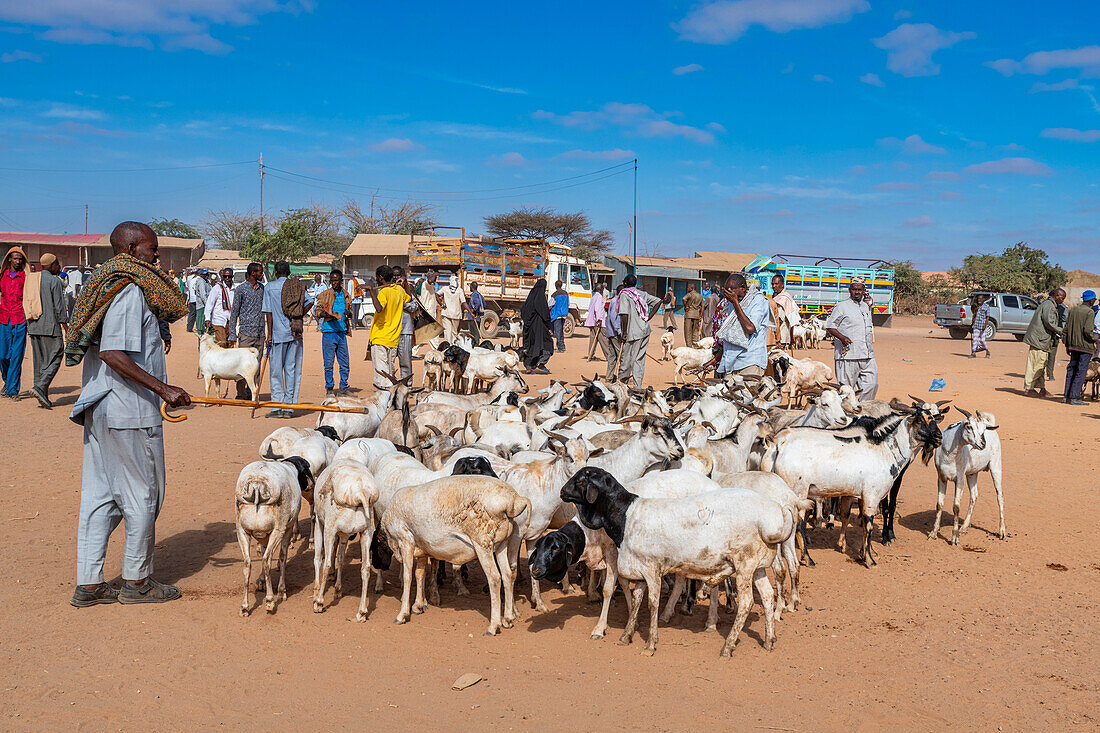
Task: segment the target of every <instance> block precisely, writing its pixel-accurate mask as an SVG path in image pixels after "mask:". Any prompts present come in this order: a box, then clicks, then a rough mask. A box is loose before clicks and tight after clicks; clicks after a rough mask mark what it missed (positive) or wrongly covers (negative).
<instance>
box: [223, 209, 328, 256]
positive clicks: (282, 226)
mask: <svg viewBox="0 0 1100 733" xmlns="http://www.w3.org/2000/svg"><path fill="white" fill-rule="evenodd" d="M314 254H315V253H314V252H313V250H312V248H311V240H310V236H309V228H308V226H307V225H306V222H305V221H304V220H303V217H302V216H301V215H300V214H299V213H294V212H286V216H284V217H283V220H282V221H281V222H280V223H279V228H278V229H276V230H275V231H274V232H272V233H271V234H268V233H267V232H265V231H263V230H262V229H260V225H259V224H258V223H257V224H254V225H253V226H252V231H251V232H249V234H248V239H247V241H246V246H245V248H244V250H243V251H242V252H241V256H242V257H244V258H246V259H249V260H252V261H253V262H261V263H263V262H277V261H278V260H286V261H287V262H302V261H304V260H307V259H309V258H310V257H311V256H313V255H314Z"/></svg>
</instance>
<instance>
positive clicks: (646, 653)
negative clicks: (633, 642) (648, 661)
mask: <svg viewBox="0 0 1100 733" xmlns="http://www.w3.org/2000/svg"><path fill="white" fill-rule="evenodd" d="M656 653H657V650H656V649H650V648H649V647H646V648H645V649H643V650H642V656H643V657H652V656H653V655H654V654H656Z"/></svg>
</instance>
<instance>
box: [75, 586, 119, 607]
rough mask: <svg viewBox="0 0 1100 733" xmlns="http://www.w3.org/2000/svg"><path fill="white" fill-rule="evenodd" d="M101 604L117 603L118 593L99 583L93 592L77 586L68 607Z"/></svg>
mask: <svg viewBox="0 0 1100 733" xmlns="http://www.w3.org/2000/svg"><path fill="white" fill-rule="evenodd" d="M101 603H118V591H117V590H115V589H114V588H112V587H111V586H109V585H107V584H106V583H100V584H99V585H97V586H96V587H95V590H88V589H87V588H85V587H84V586H82V585H78V586H77V587H76V590H74V591H73V597H72V598H70V599H69V605H71V606H74V607H75V608H87V607H88V606H98V605H100V604H101Z"/></svg>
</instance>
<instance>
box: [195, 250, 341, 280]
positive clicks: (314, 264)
mask: <svg viewBox="0 0 1100 733" xmlns="http://www.w3.org/2000/svg"><path fill="white" fill-rule="evenodd" d="M249 262H251V260H249V259H248V258H247V257H241V253H240V252H238V251H237V250H235V249H208V250H206V253H205V254H204V255H203V257H202V259H201V260H199V262H198V266H199V267H204V268H206V269H207V270H212V271H214V272H217V271H218V270H221V269H222V268H224V267H231V268H233V272H234V273H235V274H236V275H237V278H236V279H237V281H238V282H241V281H243V280H244V275H243V274H241V273H243V272H244V271H245V268H247V267H248V263H249ZM335 262H336V257H335V256H334V255H317V256H316V257H310V258H309V259H308V260H305V261H304V262H292V263H290V274H292V275H315V274H321V275H325V276H327V275H328V273H329V272H330V271H331V270H332V267H333V264H334V263H335ZM260 264H262V265H263V266H264V270H265V271H266V272H267V276H268V278H271V277H273V275H274V273H273V272H272V270H271V267H272V265H274V264H275V263H273V262H262V263H260Z"/></svg>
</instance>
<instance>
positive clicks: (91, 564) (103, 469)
mask: <svg viewBox="0 0 1100 733" xmlns="http://www.w3.org/2000/svg"><path fill="white" fill-rule="evenodd" d="M97 411H98V410H97V408H95V407H93V408H92V409H90V410H88V411H87V412H85V413H84V472H83V476H82V478H81V484H80V521H79V524H78V526H77V531H76V582H77V585H97V584H99V583H102V582H103V561H104V559H106V557H107V540H108V539H110V537H111V533H112V532H114V531H115V528H116V527H118V523H119V522H121V521H125V522H126V547H125V549H124V550H123V553H122V579H123V580H141V579H143V578H147V577H148V576H150V575H152V574H153V545H154V544H155V542H156V531H155V525H156V521H157V515H158V514H160V507H161V504H163V503H164V434H163V432H162V428H161V426H159V425H158V426H157V427H155V428H135V429H126V430H118V429H114V428H109V427H107V425H106V423H105V421H102V420H99V419H97V416H96V412H97Z"/></svg>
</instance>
